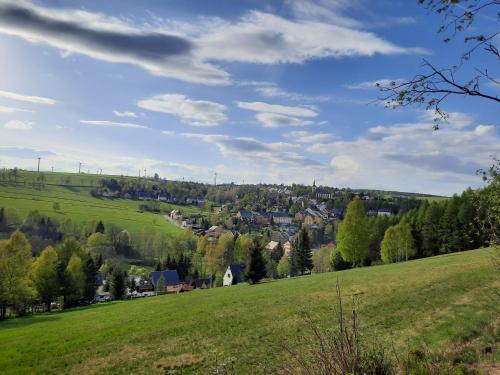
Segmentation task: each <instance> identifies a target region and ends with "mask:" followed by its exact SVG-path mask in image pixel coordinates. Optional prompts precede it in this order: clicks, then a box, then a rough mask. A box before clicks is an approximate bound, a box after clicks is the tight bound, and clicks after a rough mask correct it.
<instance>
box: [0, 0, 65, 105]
mask: <svg viewBox="0 0 500 375" xmlns="http://www.w3.org/2000/svg"><path fill="white" fill-rule="evenodd" d="M0 6H1V3H0ZM0 17H1V15H0ZM0 97H1V98H6V99H12V100H17V101H21V102H28V103H34V104H47V105H52V104H56V103H57V102H56V101H55V100H54V99H50V98H45V97H43V96H32V95H23V94H18V93H16V92H12V91H4V90H0Z"/></svg>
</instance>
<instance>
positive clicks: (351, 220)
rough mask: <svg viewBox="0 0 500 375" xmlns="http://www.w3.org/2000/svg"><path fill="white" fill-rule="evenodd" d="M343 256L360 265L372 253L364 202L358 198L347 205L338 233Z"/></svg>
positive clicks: (354, 264)
mask: <svg viewBox="0 0 500 375" xmlns="http://www.w3.org/2000/svg"><path fill="white" fill-rule="evenodd" d="M337 239H338V249H339V251H340V253H341V254H342V258H343V259H344V260H346V261H348V262H351V264H352V265H353V266H360V265H362V264H363V262H364V261H365V260H366V259H367V258H368V257H369V255H370V232H369V229H368V225H367V222H366V217H365V210H364V207H363V202H362V201H361V200H360V199H359V198H356V199H354V200H353V201H352V202H350V203H349V204H348V206H347V210H346V214H345V217H344V220H342V221H341V222H340V225H339V232H338V235H337Z"/></svg>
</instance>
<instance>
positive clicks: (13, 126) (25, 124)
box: [3, 120, 33, 130]
mask: <svg viewBox="0 0 500 375" xmlns="http://www.w3.org/2000/svg"><path fill="white" fill-rule="evenodd" d="M3 127H4V128H5V129H10V130H31V129H33V123H32V122H29V121H21V120H10V121H7V122H6V123H5V124H4V126H3Z"/></svg>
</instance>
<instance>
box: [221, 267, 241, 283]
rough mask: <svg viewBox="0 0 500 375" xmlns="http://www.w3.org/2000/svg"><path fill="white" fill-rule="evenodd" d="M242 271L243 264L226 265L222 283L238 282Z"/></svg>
mask: <svg viewBox="0 0 500 375" xmlns="http://www.w3.org/2000/svg"><path fill="white" fill-rule="evenodd" d="M244 272H245V265H244V264H230V265H229V266H227V270H226V273H224V278H223V280H222V285H224V286H230V285H234V284H238V283H239V282H241V281H242V280H243V274H244Z"/></svg>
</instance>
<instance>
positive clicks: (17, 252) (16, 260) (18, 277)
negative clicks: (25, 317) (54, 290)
mask: <svg viewBox="0 0 500 375" xmlns="http://www.w3.org/2000/svg"><path fill="white" fill-rule="evenodd" d="M31 261H32V259H31V246H30V244H29V242H28V239H27V238H26V236H25V235H24V234H23V233H22V232H21V231H19V230H16V231H15V232H14V233H13V234H12V235H11V236H10V239H9V240H8V241H4V242H2V243H1V244H0V319H3V318H5V315H6V310H7V307H8V306H12V307H13V308H14V309H16V310H18V312H22V309H23V307H24V306H25V305H26V303H27V302H28V301H29V300H30V299H31V298H33V297H34V294H35V290H34V288H33V286H32V281H31V279H30V277H29V270H30V267H31Z"/></svg>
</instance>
